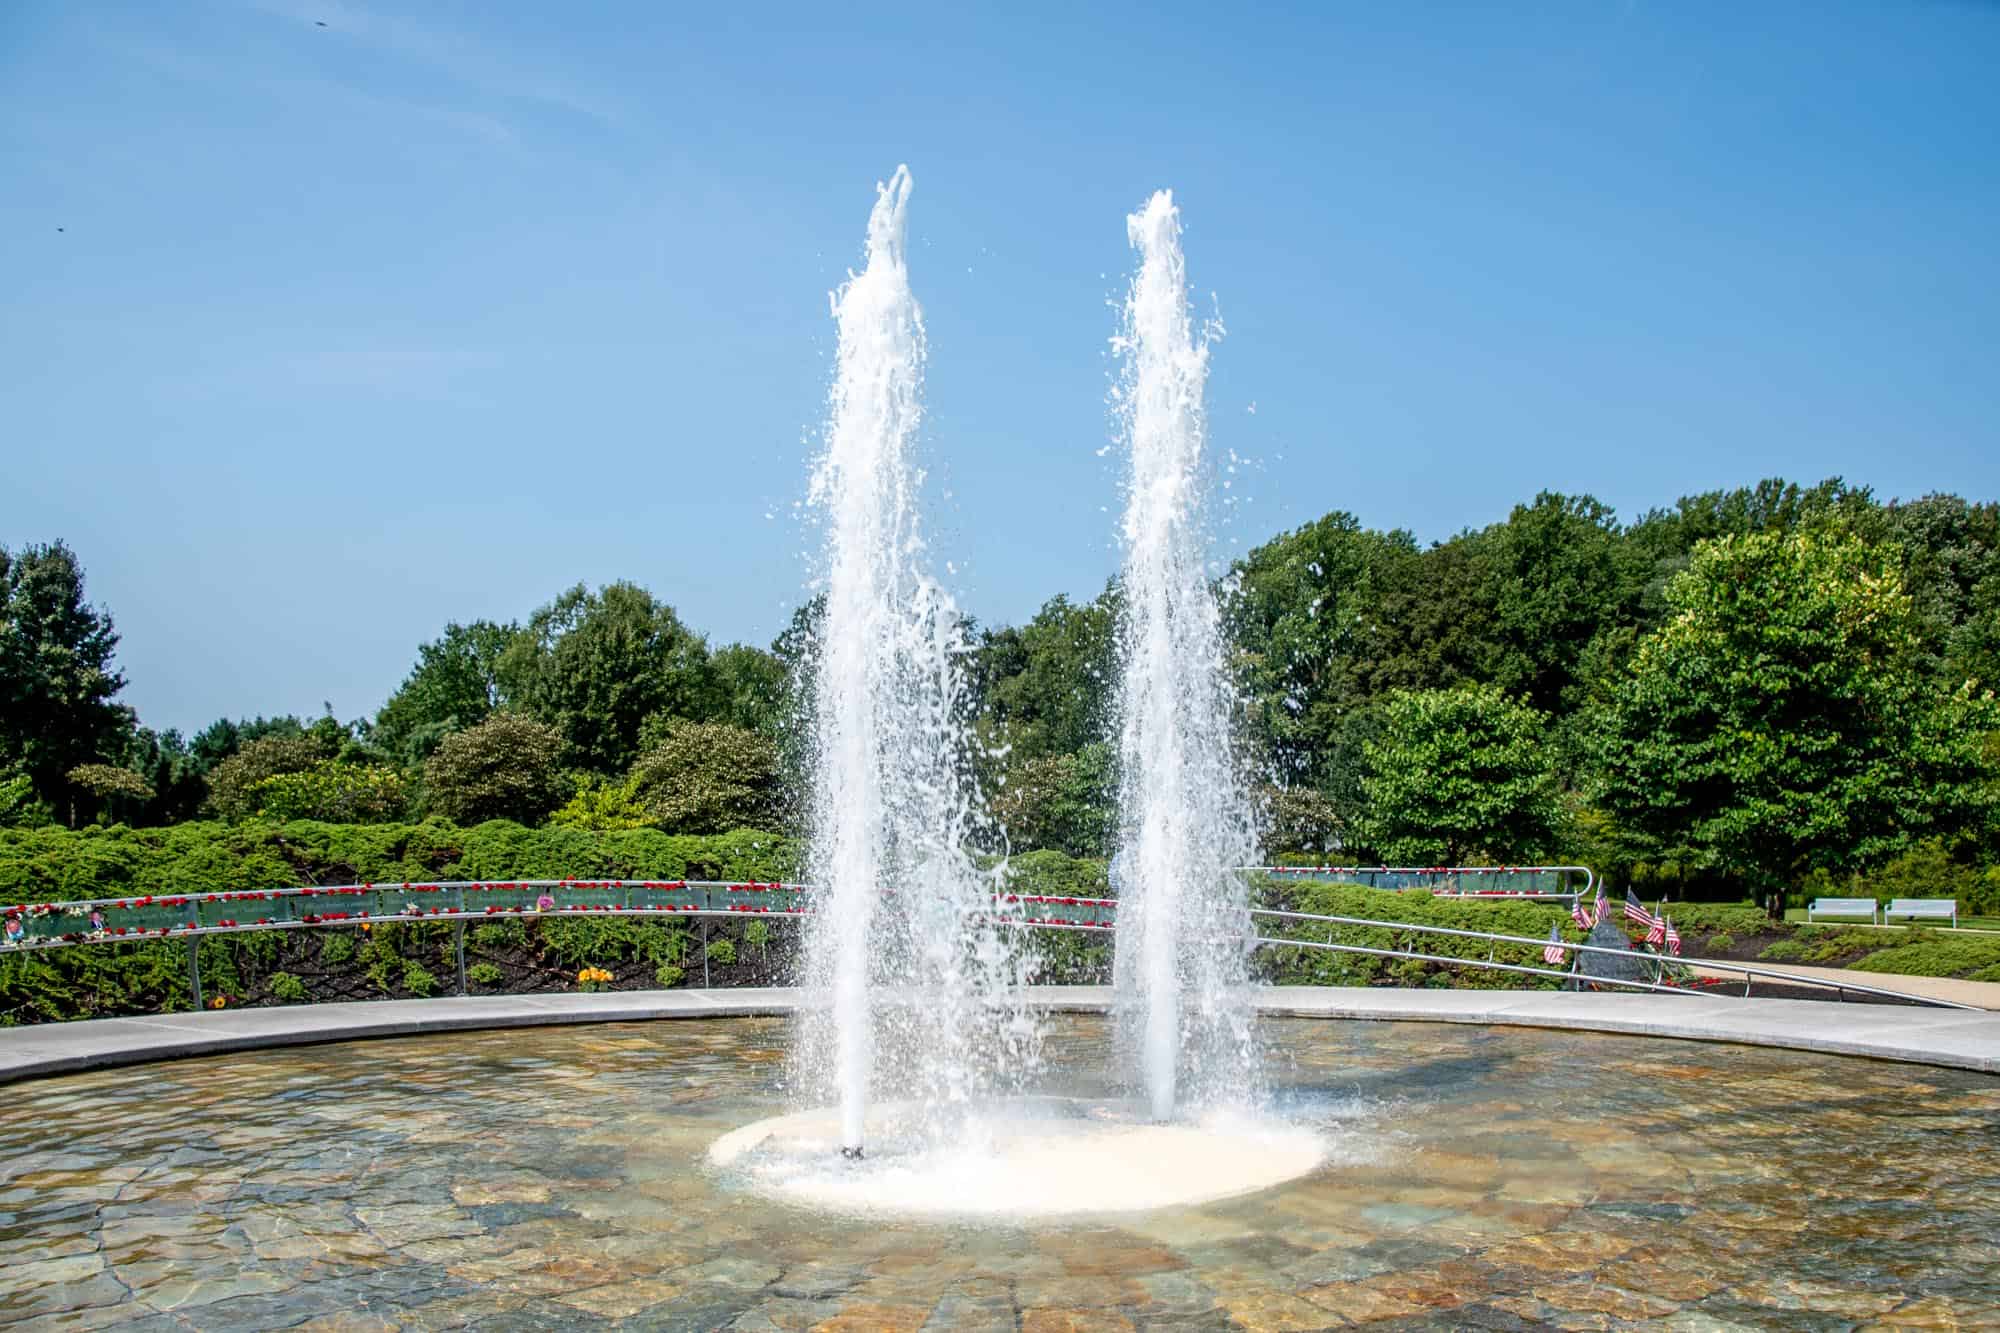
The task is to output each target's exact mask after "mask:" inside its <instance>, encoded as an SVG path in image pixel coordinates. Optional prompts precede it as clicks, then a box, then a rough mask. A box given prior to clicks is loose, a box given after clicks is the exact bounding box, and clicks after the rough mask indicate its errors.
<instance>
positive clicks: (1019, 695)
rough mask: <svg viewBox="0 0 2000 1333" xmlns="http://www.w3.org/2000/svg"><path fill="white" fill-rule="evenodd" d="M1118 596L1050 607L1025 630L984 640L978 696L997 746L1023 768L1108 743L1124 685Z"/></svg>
mask: <svg viewBox="0 0 2000 1333" xmlns="http://www.w3.org/2000/svg"><path fill="white" fill-rule="evenodd" d="M1116 600H1117V599H1116V593H1115V592H1113V591H1107V592H1105V593H1104V594H1103V595H1102V596H1100V597H1098V598H1097V599H1096V600H1094V601H1090V602H1085V603H1083V604H1081V605H1078V604H1076V603H1073V602H1071V601H1070V600H1069V598H1067V597H1063V596H1057V597H1053V598H1051V599H1049V601H1048V602H1046V603H1045V604H1044V605H1043V606H1042V609H1041V610H1040V611H1037V612H1036V613H1035V617H1034V619H1032V620H1030V621H1029V622H1028V623H1027V624H1025V625H1022V626H1020V627H1019V628H1003V629H998V630H989V631H987V632H986V633H984V634H982V635H981V636H980V643H979V649H978V652H977V654H976V660H975V663H974V681H973V688H974V691H975V693H976V694H977V695H978V696H979V700H980V707H981V710H982V712H983V714H984V717H985V720H986V721H987V722H988V724H989V726H990V727H991V729H992V733H993V739H994V740H995V741H996V742H997V743H999V744H1002V745H1004V746H1006V747H1007V748H1008V750H1009V752H1010V754H1011V756H1012V757H1013V758H1014V759H1016V760H1028V759H1038V758H1043V757H1053V756H1058V755H1070V754H1074V753H1076V752H1077V751H1078V750H1081V749H1082V748H1083V747H1084V746H1086V745H1089V744H1091V743H1093V742H1094V741H1097V740H1099V739H1101V738H1102V737H1103V736H1104V734H1105V731H1106V728H1107V726H1108V724H1109V714H1110V698H1111V691H1112V688H1113V685H1114V682H1115V681H1116V680H1117V675H1118V672H1117V659H1116V652H1117V648H1116V635H1115V630H1114V625H1113V621H1114V619H1115V613H1116Z"/></svg>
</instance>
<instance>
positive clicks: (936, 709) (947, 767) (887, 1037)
mask: <svg viewBox="0 0 2000 1333" xmlns="http://www.w3.org/2000/svg"><path fill="white" fill-rule="evenodd" d="M909 197H910V174H909V171H908V170H907V169H906V168H898V169H897V171H896V174H895V177H894V178H893V179H892V180H891V181H890V182H889V183H888V184H887V185H885V186H878V187H877V198H876V202H875V207H874V210H873V212H871V213H870V215H869V218H868V250H867V262H866V265H865V267H864V268H863V269H862V271H861V272H860V273H858V274H855V275H853V276H852V277H851V278H850V279H849V281H848V282H847V284H846V285H845V286H844V287H842V288H841V289H840V290H839V291H838V292H836V293H835V294H834V299H833V306H834V317H835V320H836V322H837V324H838V328H839V353H838V358H837V365H836V371H835V377H834V383H833V389H832V393H831V396H830V403H829V411H828V423H827V430H826V448H825V452H824V453H823V454H822V455H821V457H820V459H819V461H818V466H817V468H816V469H815V471H814V475H813V481H812V491H811V500H812V504H813V505H814V507H815V508H816V510H817V511H818V512H819V513H820V514H821V516H822V517H823V521H824V524H825V530H826V570H825V593H826V613H825V618H824V620H823V621H822V624H821V633H820V640H819V644H818V648H817V659H816V663H815V695H814V697H815V708H816V715H815V718H814V726H813V736H814V742H815V745H816V747H817V754H816V761H817V762H816V764H815V772H814V787H813V799H812V816H813V837H812V854H811V873H812V882H813V883H814V884H816V885H818V886H819V893H820V894H821V898H820V900H819V901H818V902H817V903H816V904H815V910H814V914H813V918H812V926H811V934H810V937H809V939H808V943H807V977H806V980H807V985H808V991H809V994H810V995H811V997H812V1001H813V1004H812V1006H811V1008H810V1010H809V1014H808V1017H807V1020H806V1022H805V1023H804V1024H803V1026H802V1030H801V1034H800V1038H799V1040H798V1042H797V1044H796V1046H795V1052H794V1054H795V1066H796V1068H797V1069H798V1071H799V1072H800V1074H801V1082H802V1084H803V1086H804V1087H805V1089H806V1090H807V1091H808V1092H809V1093H811V1094H813V1095H815V1096H817V1097H820V1098H822V1099H827V1100H832V1101H834V1102H835V1103H836V1104H837V1106H838V1108H839V1125H840V1131H839V1135H838V1137H839V1139H840V1143H839V1144H838V1145H836V1146H839V1147H847V1148H854V1147H860V1146H862V1135H863V1129H864V1124H865V1117H866V1111H867V1104H868V1097H869V1085H870V1078H871V1073H872V1074H873V1075H874V1076H876V1077H881V1078H883V1079H885V1080H887V1081H889V1082H890V1083H891V1084H892V1085H893V1086H894V1087H895V1088H896V1089H897V1092H898V1095H899V1096H903V1097H914V1098H915V1099H916V1101H917V1103H918V1104H919V1106H920V1107H922V1108H923V1110H922V1119H923V1122H924V1123H925V1124H926V1125H927V1126H931V1127H932V1128H933V1129H934V1131H935V1132H948V1128H947V1127H948V1121H949V1119H950V1113H951V1112H952V1111H953V1109H954V1108H959V1107H963V1106H965V1105H968V1104H970V1103H971V1102H972V1101H973V1100H974V1099H976V1098H977V1097H978V1096H980V1095H982V1094H983V1093H984V1092H986V1091H989V1090H991V1089H993V1088H994V1087H996V1086H998V1085H1000V1084H1004V1083H1005V1081H1006V1079H1007V1077H1008V1076H1009V1075H1010V1073H1011V1072H1013V1071H1015V1070H1017V1069H1018V1068H1019V1067H1020V1066H1021V1065H1022V1064H1023V1063H1024V1062H1025V1061H1026V1060H1027V1059H1028V1058H1029V1057H1031V1056H1032V1052H1033V1047H1034V1039H1035V1033H1034V1026H1033V1024H1032V1023H1030V1022H1029V1021H1028V1020H1027V1017H1026V1009H1025V1004H1024V1002H1023V998H1022V997H1023V994H1024V991H1023V987H1022V984H1021V983H1022V981H1023V978H1022V976H1021V975H1020V972H1019V967H1018V961H1017V956H1016V954H1015V953H1014V951H1013V949H1012V948H1011V947H1010V941H1009V940H1008V939H1006V938H1002V932H998V931H996V930H995V929H994V928H993V927H992V926H991V925H990V924H988V923H987V917H988V915H989V912H990V905H991V903H990V894H991V882H990V881H989V880H988V879H987V877H986V876H985V875H983V874H982V873H981V872H980V871H979V870H978V869H977V867H976V866H975V865H974V863H973V861H972V859H971V856H970V855H969V854H968V852H967V841H968V838H969V835H970V832H971V828H972V823H973V820H974V818H975V805H974V799H973V797H974V793H972V792H971V790H970V788H969V786H968V780H967V776H966V775H967V773H968V772H969V769H970V765H969V764H968V762H967V753H966V721H967V719H966V713H967V700H966V696H965V692H964V687H963V683H962V681H961V679H960V675H959V670H958V661H959V659H960V657H961V656H962V655H963V653H964V651H965V644H964V641H963V634H962V630H961V628H960V617H959V615H958V612H957V608H956V607H954V606H953V605H952V602H951V599H950V598H949V597H948V596H947V595H946V594H945V593H944V591H943V590H942V589H941V588H939V587H938V585H937V584H936V583H935V582H934V581H933V580H932V579H931V578H930V577H929V575H928V574H927V573H926V572H925V569H924V563H923V562H924V555H925V550H924V541H923V536H922V531H921V524H920V522H919V509H920V506H919V494H920V491H921V489H922V482H923V474H922V472H921V470H920V469H919V468H918V466H917V463H916V460H915V451H916V444H917V432H918V426H919V423H920V422H921V420H922V415H923V410H922V387H923V367H924V355H925V344H924V325H923V313H922V311H921V310H920V309H919V308H918V305H917V301H916V297H915V295H914V294H913V293H912V291H911V288H910V275H909V269H908V267H907V264H906V262H905V247H904V228H905V222H906V213H907V209H908V204H909ZM885 892H888V893H893V894H894V895H895V902H894V906H893V909H890V908H886V907H885V906H884V904H883V901H882V895H883V894H884V893H885ZM878 909H882V910H878ZM890 995H893V997H894V998H893V999H887V998H885V997H887V996H890Z"/></svg>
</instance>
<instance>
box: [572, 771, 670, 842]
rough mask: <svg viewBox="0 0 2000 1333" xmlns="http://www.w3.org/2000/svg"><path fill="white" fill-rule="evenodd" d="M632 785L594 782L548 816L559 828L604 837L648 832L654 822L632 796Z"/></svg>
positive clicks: (593, 780) (599, 780) (579, 790)
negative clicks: (610, 833)
mask: <svg viewBox="0 0 2000 1333" xmlns="http://www.w3.org/2000/svg"><path fill="white" fill-rule="evenodd" d="M632 791H633V788H632V784H631V782H629V781H627V782H606V781H604V780H603V779H602V778H591V779H589V780H587V781H586V782H585V783H584V784H583V785H582V786H580V787H578V788H577V789H576V795H574V796H572V797H570V799H569V802H568V804H566V805H564V806H563V807H562V808H561V809H559V810H557V811H556V812H555V813H554V814H553V815H550V816H549V823H551V824H553V825H555V826H556V827H557V828H568V829H584V830H587V831H589V832H592V833H603V832H607V831H609V830H612V829H635V828H645V827H647V826H648V825H649V824H651V823H652V822H653V819H652V816H651V815H650V814H649V813H647V810H646V807H645V806H643V805H641V804H639V802H638V799H637V798H636V797H635V796H634V795H633V794H632Z"/></svg>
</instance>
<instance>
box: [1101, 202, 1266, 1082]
mask: <svg viewBox="0 0 2000 1333" xmlns="http://www.w3.org/2000/svg"><path fill="white" fill-rule="evenodd" d="M1126 230H1127V233H1128V235H1129V237H1130V239H1131V242H1132V245H1133V248H1135V249H1136V250H1138V252H1139V271H1138V273H1137V274H1136V275H1134V277H1133V279H1132V287H1131V292H1130V294H1129V295H1128V296H1127V298H1126V302H1125V327H1124V330H1123V332H1122V333H1121V334H1120V336H1119V337H1118V338H1117V339H1116V340H1115V346H1116V347H1117V349H1118V351H1119V352H1120V353H1121V355H1122V356H1123V358H1124V365H1125V374H1124V379H1123V381H1122V383H1121V384H1120V385H1119V388H1118V390H1117V392H1116V394H1115V397H1114V401H1115V402H1116V403H1117V406H1118V410H1119V416H1120V419H1121V424H1122V426H1123V430H1124V435H1125V438H1126V440H1127V443H1128V447H1129V450H1130V456H1131V467H1130V472H1129V477H1128V480H1127V483H1126V502H1125V516H1124V522H1123V524H1122V526H1121V528H1120V534H1121V537H1122V539H1123V543H1124V551H1125V562H1124V581H1123V588H1124V596H1125V610H1124V619H1123V624H1122V637H1121V641H1120V645H1119V647H1120V654H1121V658H1122V665H1123V688H1122V692H1121V695H1120V699H1119V743H1120V758H1121V760H1122V764H1123V776H1122V787H1121V790H1120V793H1119V802H1120V834H1119V851H1118V856H1117V863H1118V865H1119V867H1120V870H1121V872H1122V873H1121V875H1120V879H1121V880H1122V881H1124V882H1123V883H1121V884H1120V885H1119V886H1118V894H1119V906H1118V951H1117V955H1116V963H1115V977H1116V988H1117V995H1118V1002H1119V1006H1120V1010H1121V1012H1122V1013H1123V1014H1124V1016H1125V1020H1126V1024H1127V1027H1128V1030H1130V1031H1132V1033H1133V1036H1134V1044H1135V1045H1136V1046H1137V1048H1138V1050H1139V1053H1140V1068H1141V1074H1142V1078H1143V1082H1144V1086H1145V1091H1146V1098H1147V1102H1148V1104H1149V1106H1150V1107H1151V1110H1152V1114H1153V1116H1154V1118H1155V1119H1160V1120H1164V1119H1167V1118H1168V1117H1170V1116H1172V1115H1173V1114H1174V1113H1175V1111H1176V1109H1177V1107H1178V1106H1179V1105H1180V1104H1181V1102H1182V1100H1183V1098H1182V1096H1181V1093H1180V1087H1181V1075H1182V1071H1183V1070H1185V1071H1186V1072H1187V1073H1188V1075H1189V1076H1190V1077H1191V1078H1192V1080H1193V1082H1194V1086H1193V1087H1191V1088H1190V1089H1188V1092H1189V1093H1190V1094H1191V1100H1193V1101H1194V1102H1195V1103H1196V1104H1201V1103H1205V1102H1206V1103H1212V1102H1214V1101H1216V1100H1218V1099H1226V1100H1231V1101H1235V1102H1237V1103H1239V1104H1249V1103H1254V1099H1255V1092H1254V1090H1255V1087H1256V1081H1257V1080H1256V1072H1257V1069H1258V1060H1257V1054H1256V1050H1255V1046H1254V1043H1253V1041H1252V1022H1251V1019H1252V1013H1253V1009H1252V1006H1251V1003H1250V997H1249V995H1248V991H1247V986H1246V978H1245V974H1244V967H1243V946H1242V944H1241V943H1240V941H1241V940H1242V938H1243V937H1244V936H1246V935H1249V934H1251V933H1252V932H1251V931H1250V929H1249V926H1250V917H1249V904H1248V903H1247V901H1246V900H1245V897H1244V889H1243V886H1242V883H1241V881H1240V880H1239V879H1238V877H1237V875H1236V874H1235V873H1234V868H1235V867H1237V866H1243V865H1249V864H1251V862H1252V861H1253V860H1254V859H1255V855H1256V851H1257V845H1256V838H1255V835H1254V830H1253V825H1252V821H1251V814H1250V803H1249V801H1248V800H1247V799H1246V796H1245V793H1244V791H1243V788H1242V785H1241V784H1240V782H1239V781H1238V778H1237V774H1236V771H1235V767H1234V762H1233V758H1234V751H1233V747H1232V745H1231V732H1230V725H1229V723H1230V717H1229V710H1230V702H1231V701H1230V696H1229V693H1228V689H1227V684H1226V677H1225V674H1224V661H1223V640H1222V629H1221V623H1220V615H1219V613H1218V610H1217V607H1216V603H1215V598H1214V596H1213V594H1212V593H1211V592H1210V590H1209V586H1208V577H1207V571H1206V568H1205V557H1206V554H1207V549H1208V547H1207V540H1206V533H1205V530H1204V528H1203V526H1202V494H1203V491H1204V489H1205V488H1204V485H1203V480H1204V479H1203V476H1202V468H1203V460H1202V443H1203V434H1204V425H1205V423H1204V418H1203V412H1202V385H1203V381H1204V380H1205V379H1206V378H1207V374H1208V348H1207V345H1206V344H1205V343H1204V342H1202V341H1199V340H1197V338H1196V337H1195V332H1194V327H1193V322H1192V320H1191V319H1190V317H1189V313H1188V299H1187V267H1186V263H1185V261H1184V260H1183V259H1182V257H1181V246H1180V232H1181V225H1180V211H1179V210H1178V209H1176V208H1175V207H1174V201H1173V195H1172V193H1171V192H1169V191H1166V190H1161V191H1159V192H1158V193H1157V194H1155V195H1153V197H1152V198H1151V199H1149V200H1148V201H1147V202H1146V206H1145V207H1144V208H1142V209H1141V210H1140V211H1139V212H1137V213H1134V214H1132V215H1131V216H1130V217H1129V218H1127V219H1126Z"/></svg>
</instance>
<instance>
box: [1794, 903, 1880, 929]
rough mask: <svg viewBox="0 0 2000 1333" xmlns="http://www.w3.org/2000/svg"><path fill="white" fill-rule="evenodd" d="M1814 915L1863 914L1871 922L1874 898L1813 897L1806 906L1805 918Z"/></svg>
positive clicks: (1809, 919)
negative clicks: (1810, 903)
mask: <svg viewBox="0 0 2000 1333" xmlns="http://www.w3.org/2000/svg"><path fill="white" fill-rule="evenodd" d="M1816 916H1865V917H1867V918H1868V920H1869V921H1870V922H1871V923H1872V922H1873V921H1874V920H1875V900H1874V899H1873V898H1815V899H1813V900H1812V905H1811V906H1810V907H1808V908H1806V920H1808V921H1811V920H1812V919H1813V918H1814V917H1816Z"/></svg>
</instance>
